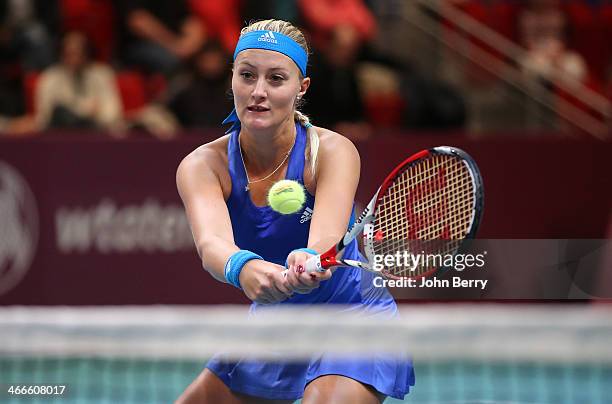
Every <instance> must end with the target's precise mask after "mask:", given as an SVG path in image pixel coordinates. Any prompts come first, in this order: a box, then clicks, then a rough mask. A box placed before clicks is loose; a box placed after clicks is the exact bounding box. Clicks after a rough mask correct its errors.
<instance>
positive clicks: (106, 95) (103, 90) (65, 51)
mask: <svg viewBox="0 0 612 404" xmlns="http://www.w3.org/2000/svg"><path fill="white" fill-rule="evenodd" d="M92 53H93V50H92V48H91V45H90V44H89V42H88V40H87V38H86V37H85V36H84V35H83V34H82V33H80V32H76V31H72V32H68V33H67V34H66V35H65V36H64V38H63V40H62V46H61V55H60V62H59V63H58V64H56V65H54V66H51V67H50V68H48V69H47V70H45V71H44V72H43V73H42V75H41V77H40V80H39V83H38V88H37V91H36V98H35V116H36V120H35V125H36V128H37V129H38V130H43V129H46V128H50V127H51V128H57V127H60V128H97V129H106V130H110V131H116V130H117V129H119V127H120V125H121V120H122V110H121V102H120V98H119V93H118V91H117V86H116V80H115V74H114V72H113V70H112V69H111V68H110V67H109V66H107V65H104V64H101V63H97V62H93V61H92V60H91V56H92Z"/></svg>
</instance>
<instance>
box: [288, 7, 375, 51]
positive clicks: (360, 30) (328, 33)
mask: <svg viewBox="0 0 612 404" xmlns="http://www.w3.org/2000/svg"><path fill="white" fill-rule="evenodd" d="M298 5H299V7H300V11H301V13H302V16H303V18H304V20H305V23H306V25H307V27H308V29H309V30H310V33H311V35H312V40H313V44H314V47H315V48H319V49H327V48H328V44H329V42H330V41H337V40H338V36H339V35H344V36H346V35H347V34H346V32H347V30H346V28H344V27H347V26H349V27H351V29H352V33H351V34H350V35H351V38H352V40H353V41H354V43H355V44H363V43H364V42H366V41H368V40H370V39H372V38H373V37H374V34H375V31H376V21H375V19H374V16H373V15H372V13H371V12H370V10H369V9H368V8H367V7H366V6H365V4H364V3H363V1H362V0H299V2H298ZM339 30H341V31H345V33H344V34H343V33H339V32H338V31H339Z"/></svg>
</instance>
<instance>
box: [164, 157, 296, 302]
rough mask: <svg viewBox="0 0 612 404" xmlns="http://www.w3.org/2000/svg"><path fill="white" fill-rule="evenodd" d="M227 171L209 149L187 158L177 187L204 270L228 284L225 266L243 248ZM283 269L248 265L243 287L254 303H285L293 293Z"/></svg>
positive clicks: (266, 264)
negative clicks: (227, 191)
mask: <svg viewBox="0 0 612 404" xmlns="http://www.w3.org/2000/svg"><path fill="white" fill-rule="evenodd" d="M221 170H223V164H222V159H221V157H220V156H219V154H218V152H217V151H215V150H211V149H206V148H205V147H203V148H200V149H198V150H196V151H194V152H193V153H191V154H190V155H189V156H187V157H185V159H183V161H182V162H181V164H180V165H179V167H178V170H177V174H176V183H177V188H178V191H179V194H180V196H181V199H182V200H183V204H184V205H185V210H186V213H187V218H188V219H189V223H190V226H191V231H192V233H193V238H194V241H195V244H196V248H197V250H198V254H199V255H200V258H201V260H202V266H203V267H204V268H205V269H206V270H207V271H208V272H210V274H211V275H212V276H213V277H214V278H215V279H217V280H219V281H222V282H226V279H225V273H224V268H225V263H226V262H227V260H228V259H229V257H230V256H231V255H232V254H234V253H235V252H237V251H238V250H239V248H238V247H237V246H236V244H235V242H234V235H233V231H232V223H231V220H230V216H229V212H228V210H227V205H226V204H225V199H224V197H223V190H222V186H221V180H220V176H219V173H220V172H222V171H221ZM282 270H283V268H282V267H280V266H278V265H276V264H272V263H269V262H266V261H263V260H251V261H249V262H247V263H246V265H245V266H244V267H243V269H242V272H241V274H240V284H241V286H242V289H243V290H244V292H245V294H246V295H247V297H249V298H250V299H251V300H254V301H258V302H262V303H272V302H277V301H280V300H284V299H285V298H287V296H290V295H291V290H290V289H289V287H288V284H287V283H286V280H285V279H284V278H283V277H282V275H281V274H282Z"/></svg>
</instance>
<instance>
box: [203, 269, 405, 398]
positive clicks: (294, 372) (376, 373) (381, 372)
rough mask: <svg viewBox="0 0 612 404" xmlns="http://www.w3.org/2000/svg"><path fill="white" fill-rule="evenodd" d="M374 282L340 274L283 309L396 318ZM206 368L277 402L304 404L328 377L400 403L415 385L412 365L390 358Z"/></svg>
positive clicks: (215, 363) (355, 273)
mask: <svg viewBox="0 0 612 404" xmlns="http://www.w3.org/2000/svg"><path fill="white" fill-rule="evenodd" d="M373 277H374V275H373V274H371V273H368V272H363V271H360V270H357V269H349V268H343V269H339V270H337V271H336V272H335V273H334V276H333V277H332V279H330V280H329V281H325V282H329V283H328V284H327V285H326V284H325V282H321V286H320V287H319V288H318V289H316V290H314V291H313V292H312V293H310V294H308V295H295V296H294V297H292V298H291V299H288V300H286V301H285V302H283V303H282V304H308V303H310V304H312V303H343V304H349V305H350V306H352V307H353V308H356V309H358V310H364V311H367V312H368V313H369V314H375V315H380V316H382V317H387V318H388V317H394V316H396V315H397V306H396V305H395V302H394V301H393V298H392V297H391V295H390V294H389V293H388V291H387V290H386V289H379V288H374V287H373V285H372V280H373ZM334 278H335V279H334ZM330 281H332V282H330ZM340 285H341V286H340ZM257 308H258V305H256V304H255V305H253V309H252V311H253V312H255V315H256V311H257ZM206 367H207V368H208V369H210V371H211V372H213V373H214V374H215V375H217V376H218V377H219V378H220V379H221V380H222V381H223V383H225V384H226V385H227V386H228V387H229V389H230V390H232V391H234V392H237V393H242V394H247V395H251V396H255V397H261V398H267V399H277V400H279V399H281V400H282V399H284V400H297V399H299V398H301V397H302V396H303V395H304V389H305V387H306V385H307V384H308V383H310V382H311V381H312V380H314V379H316V378H317V377H320V376H324V375H341V376H346V377H349V378H351V379H354V380H357V381H359V382H361V383H363V384H366V385H369V386H372V387H373V388H374V389H376V390H377V391H378V392H379V393H382V394H384V395H386V396H390V397H393V398H397V399H403V398H404V396H405V395H406V394H408V391H409V390H410V387H411V386H414V382H415V376H414V368H413V365H412V360H411V359H410V358H407V357H404V358H402V357H398V356H391V355H389V354H386V355H369V356H368V357H367V359H366V358H354V359H348V358H342V359H340V358H338V357H337V356H334V355H326V354H322V355H319V356H317V357H315V358H312V359H310V360H309V361H306V362H304V361H300V362H280V361H277V362H263V361H256V360H246V359H245V360H241V361H238V362H230V361H225V360H223V356H221V355H220V356H217V357H215V358H213V359H211V360H210V361H209V362H208V364H207V365H206Z"/></svg>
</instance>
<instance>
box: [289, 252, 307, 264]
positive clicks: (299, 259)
mask: <svg viewBox="0 0 612 404" xmlns="http://www.w3.org/2000/svg"><path fill="white" fill-rule="evenodd" d="M312 256H313V255H312V254H309V253H307V252H304V251H293V252H292V253H291V254H289V256H288V257H287V267H289V266H291V265H293V266H296V267H297V266H298V265H302V266H304V263H306V261H307V260H308V259H309V258H310V257H312Z"/></svg>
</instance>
